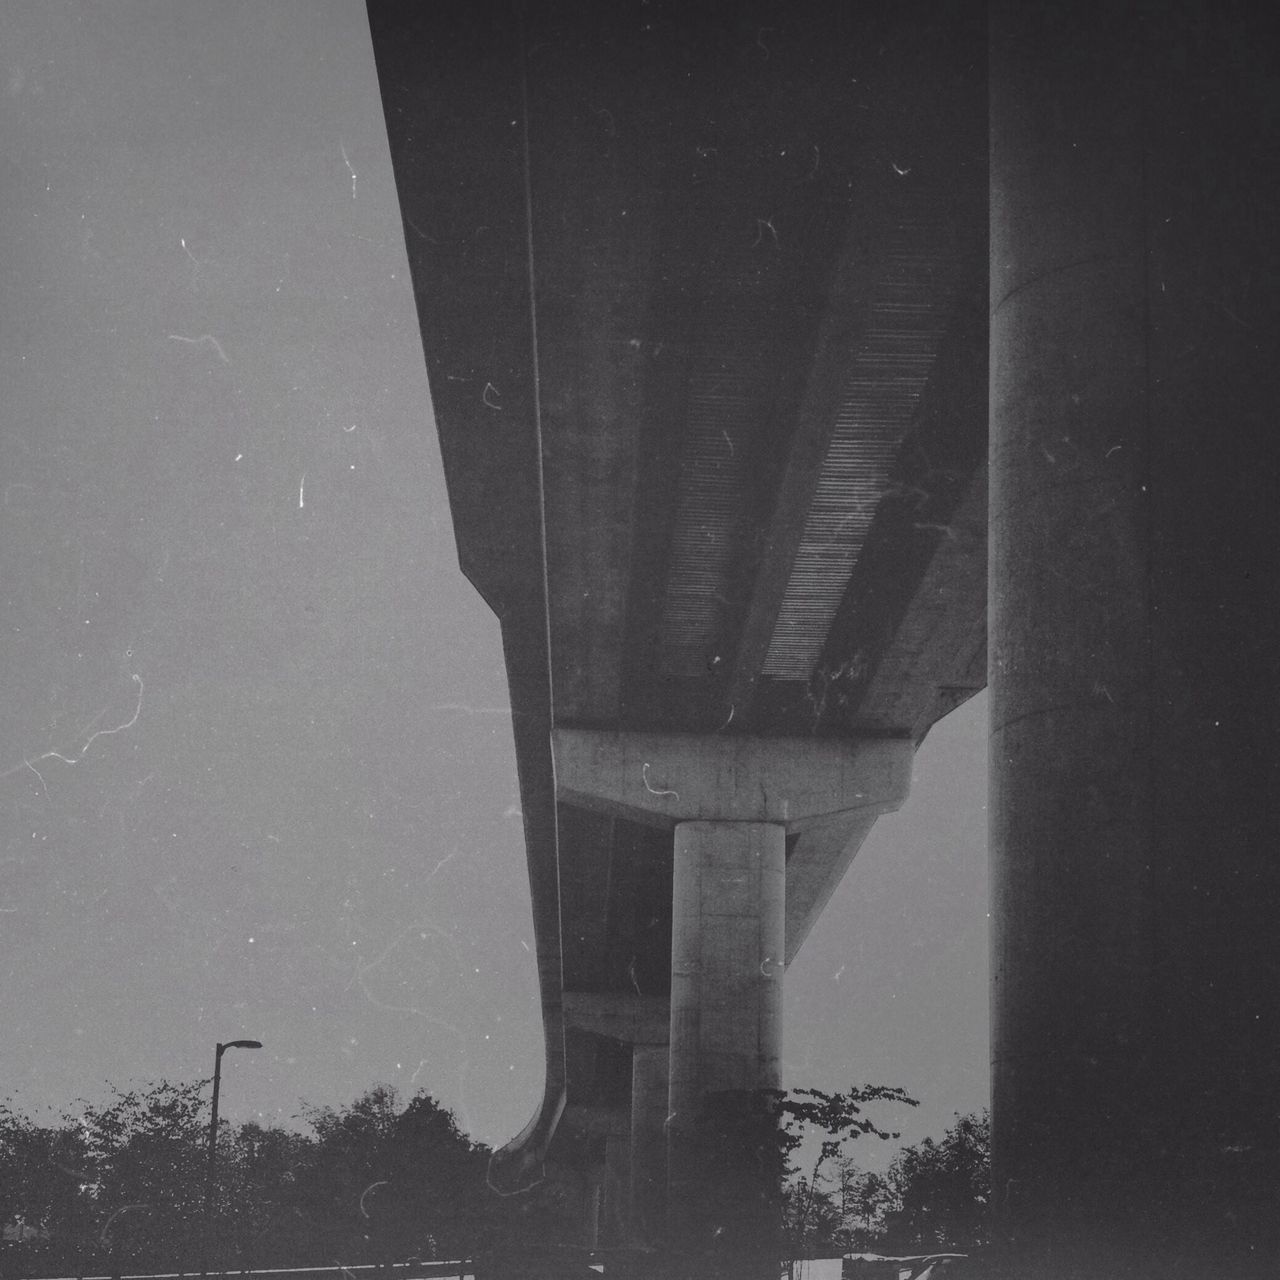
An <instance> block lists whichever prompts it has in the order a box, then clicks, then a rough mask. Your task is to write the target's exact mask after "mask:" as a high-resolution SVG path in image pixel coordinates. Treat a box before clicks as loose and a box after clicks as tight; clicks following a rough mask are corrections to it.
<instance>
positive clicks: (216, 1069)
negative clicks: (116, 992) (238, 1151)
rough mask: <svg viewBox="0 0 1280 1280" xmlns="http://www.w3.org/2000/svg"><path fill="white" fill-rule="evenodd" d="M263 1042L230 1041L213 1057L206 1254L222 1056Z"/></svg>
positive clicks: (210, 1230)
mask: <svg viewBox="0 0 1280 1280" xmlns="http://www.w3.org/2000/svg"><path fill="white" fill-rule="evenodd" d="M261 1048H262V1041H261V1040H228V1041H227V1043H226V1044H219V1045H218V1049H217V1052H216V1053H215V1054H214V1055H213V1107H212V1109H211V1112H210V1115H209V1164H208V1167H207V1169H206V1171H205V1179H204V1233H205V1252H206V1255H207V1253H208V1250H209V1247H210V1245H211V1243H212V1239H213V1172H214V1165H215V1163H216V1161H217V1158H218V1090H219V1087H220V1086H221V1084H222V1055H223V1054H224V1053H226V1051H227V1050H228V1049H261Z"/></svg>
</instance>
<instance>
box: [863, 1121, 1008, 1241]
mask: <svg viewBox="0 0 1280 1280" xmlns="http://www.w3.org/2000/svg"><path fill="white" fill-rule="evenodd" d="M888 1181H889V1185H890V1187H891V1189H892V1192H893V1196H894V1201H895V1203H894V1206H893V1208H892V1209H891V1210H890V1211H889V1213H888V1214H887V1216H886V1219H885V1238H886V1240H887V1242H888V1243H889V1244H890V1245H892V1246H893V1247H894V1248H904V1249H912V1250H917V1251H921V1252H928V1251H930V1250H934V1249H944V1248H946V1249H956V1250H959V1251H962V1252H963V1251H968V1250H972V1249H976V1248H979V1247H981V1246H982V1245H984V1244H986V1243H987V1241H988V1238H989V1222H988V1210H989V1206H990V1199H991V1134H990V1123H989V1119H988V1116H987V1113H986V1112H985V1111H983V1112H982V1113H981V1114H971V1115H965V1116H957V1117H956V1122H955V1124H953V1125H952V1126H951V1128H950V1129H948V1130H947V1132H946V1133H945V1134H943V1136H942V1137H941V1139H939V1140H938V1141H937V1142H935V1141H934V1140H933V1139H932V1138H926V1139H925V1140H924V1141H923V1142H921V1143H918V1144H917V1145H915V1146H913V1147H907V1148H905V1149H904V1150H903V1151H901V1152H900V1153H899V1154H898V1155H897V1156H896V1157H895V1158H894V1161H893V1164H892V1165H890V1167H889V1178H888Z"/></svg>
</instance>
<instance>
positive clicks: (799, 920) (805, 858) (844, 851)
mask: <svg viewBox="0 0 1280 1280" xmlns="http://www.w3.org/2000/svg"><path fill="white" fill-rule="evenodd" d="M879 812H880V811H879V810H866V809H861V810H858V811H856V812H854V813H847V814H843V815H841V816H840V817H838V818H836V819H834V820H833V821H831V822H826V823H823V824H822V825H821V826H817V827H811V828H810V829H809V830H808V831H805V832H803V833H802V834H801V835H800V837H799V839H797V841H796V843H795V848H793V849H792V851H791V856H790V857H789V858H788V859H787V906H786V914H787V949H786V962H787V964H790V963H791V962H792V960H794V959H795V957H796V953H797V952H798V951H799V950H800V946H801V944H802V943H803V942H804V940H805V939H806V938H807V937H808V936H809V930H810V929H812V928H813V926H814V924H815V923H816V921H817V919H818V917H819V916H820V915H821V914H822V910H823V908H824V907H825V906H826V905H827V902H828V901H829V900H830V898H831V895H832V894H833V893H834V892H835V891H836V886H837V885H838V884H839V883H840V881H841V880H842V879H844V873H845V872H846V871H848V870H849V867H850V865H851V864H852V863H853V860H854V858H855V857H857V855H858V850H859V849H861V848H862V842H863V841H864V840H865V839H866V838H867V835H868V833H869V832H870V830H871V828H872V827H873V826H874V825H875V821H876V818H877V817H878V816H879Z"/></svg>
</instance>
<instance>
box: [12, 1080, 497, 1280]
mask: <svg viewBox="0 0 1280 1280" xmlns="http://www.w3.org/2000/svg"><path fill="white" fill-rule="evenodd" d="M207 1090H208V1084H207V1082H196V1083H194V1084H183V1085H175V1084H170V1083H168V1082H166V1081H161V1082H159V1083H158V1084H153V1085H150V1086H146V1087H143V1088H137V1089H132V1090H129V1091H127V1092H126V1091H121V1090H118V1089H117V1090H114V1091H113V1095H112V1097H111V1099H110V1100H109V1101H108V1102H107V1103H105V1104H103V1105H95V1106H84V1107H83V1108H82V1110H81V1112H80V1114H78V1115H74V1116H72V1115H65V1116H63V1117H61V1118H60V1120H59V1121H58V1123H56V1124H54V1125H44V1126H41V1125H38V1124H36V1123H35V1122H33V1121H32V1120H30V1119H27V1118H25V1117H23V1116H21V1115H18V1114H16V1113H15V1112H13V1111H12V1110H11V1109H9V1108H7V1107H0V1226H4V1227H6V1228H7V1230H6V1231H5V1233H4V1238H3V1241H0V1267H2V1268H3V1269H4V1270H5V1271H6V1272H9V1273H16V1274H25V1275H32V1274H41V1273H55V1272H61V1273H63V1274H66V1273H68V1272H70V1273H72V1274H75V1273H80V1274H83V1273H84V1272H85V1271H88V1270H92V1271H98V1272H102V1271H120V1270H129V1271H155V1270H160V1271H165V1270H173V1269H177V1268H185V1269H187V1270H191V1269H194V1268H197V1267H200V1266H203V1265H205V1264H206V1263H207V1264H210V1265H214V1266H218V1267H246V1266H289V1265H294V1266H297V1265H307V1264H320V1263H323V1264H328V1265H333V1264H334V1263H359V1262H384V1261H390V1260H394V1259H398V1258H407V1257H409V1256H412V1255H417V1256H419V1257H427V1256H430V1255H432V1254H436V1255H437V1256H440V1255H443V1256H454V1257H457V1256H464V1255H467V1254H470V1253H472V1252H474V1251H475V1250H476V1249H478V1248H479V1247H480V1245H481V1244H482V1243H483V1242H484V1238H485V1231H486V1225H485V1217H484V1215H485V1200H486V1191H485V1177H484V1175H485V1166H486V1162H487V1159H488V1151H487V1150H486V1149H485V1148H484V1147H482V1146H480V1145H478V1144H476V1143H473V1142H472V1141H471V1140H470V1139H469V1138H468V1137H467V1136H466V1135H465V1134H464V1133H463V1132H462V1131H461V1130H460V1129H459V1128H458V1125H457V1122H456V1121H455V1120H454V1117H453V1115H452V1114H451V1113H450V1112H449V1111H448V1110H446V1109H445V1108H444V1107H442V1106H440V1104H439V1103H437V1102H436V1101H435V1100H434V1099H433V1098H431V1097H430V1096H428V1095H427V1094H425V1093H420V1094H418V1095H417V1096H416V1097H414V1098H413V1099H411V1100H410V1102H409V1103H408V1104H407V1105H406V1106H403V1107H402V1106H401V1105H400V1103H399V1100H398V1098H397V1096H396V1094H395V1091H394V1090H392V1089H389V1088H387V1087H385V1086H376V1087H374V1088H373V1089H370V1090H369V1091H368V1092H366V1093H365V1094H364V1095H363V1096H362V1097H360V1098H358V1099H356V1101H355V1102H353V1103H351V1104H350V1105H348V1106H346V1107H340V1108H333V1107H329V1108H313V1109H311V1110H310V1111H308V1112H305V1119H306V1120H307V1121H308V1123H309V1125H310V1128H311V1132H310V1133H297V1132H292V1131H289V1130H286V1129H283V1128H279V1127H268V1126H263V1125H259V1124H245V1125H241V1126H239V1127H238V1128H235V1127H233V1126H231V1125H229V1124H227V1123H226V1122H225V1121H224V1122H223V1124H222V1125H221V1126H220V1129H219V1134H218V1156H217V1164H216V1175H217V1176H216V1179H215V1184H214V1192H215V1194H214V1200H213V1209H214V1213H213V1220H212V1222H213V1231H212V1233H211V1235H210V1237H209V1238H208V1240H207V1242H206V1237H205V1234H204V1230H203V1228H204V1209H205V1199H204V1195H205V1175H206V1169H207V1163H206V1156H207V1145H206V1144H207V1136H208V1128H207V1124H208V1120H207V1115H208V1098H207Z"/></svg>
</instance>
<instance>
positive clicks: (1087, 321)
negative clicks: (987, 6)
mask: <svg viewBox="0 0 1280 1280" xmlns="http://www.w3.org/2000/svg"><path fill="white" fill-rule="evenodd" d="M991 22H992V27H991V32H992V43H991V162H992V173H991V179H992V189H991V190H992V208H991V233H992V234H991V254H992V268H991V306H992V313H991V405H992V419H991V516H990V519H991V548H992V559H991V574H990V589H991V615H990V646H989V654H990V684H991V690H992V701H991V707H992V738H991V790H992V799H991V806H990V809H991V844H992V872H993V910H992V926H993V1006H992V1007H993V1086H992V1088H993V1161H994V1171H993V1172H994V1188H993V1191H994V1204H995V1208H996V1211H997V1215H998V1234H999V1238H1000V1239H1001V1241H1002V1242H1003V1247H1004V1250H1005V1253H1006V1258H1007V1261H1008V1264H1009V1269H1010V1270H1009V1273H1010V1274H1017V1275H1026V1276H1034V1277H1036V1280H1067V1278H1068V1277H1069V1278H1070V1280H1103V1278H1104V1277H1105V1278H1106V1280H1122V1278H1123V1280H1129V1278H1137V1277H1143V1278H1145V1277H1151V1278H1152V1280H1154V1278H1155V1277H1157V1276H1159V1277H1161V1278H1163V1277H1168V1276H1187V1277H1192V1276H1203V1275H1226V1274H1231V1275H1241V1276H1243V1275H1247V1276H1262V1275H1273V1274H1276V1270H1275V1268H1276V1267H1277V1264H1278V1262H1280V1249H1278V1247H1277V1245H1278V1243H1280V1242H1278V1240H1277V1224H1278V1223H1280V1208H1278V1206H1280V1102H1278V1100H1280V999H1278V998H1277V992H1280V857H1278V856H1277V842H1276V835H1277V824H1276V817H1275V803H1276V794H1277V791H1276V778H1275V760H1276V736H1275V729H1274V718H1275V682H1276V666H1277V664H1276V653H1277V652H1278V649H1277V639H1278V637H1277V618H1278V617H1280V602H1278V601H1277V583H1278V582H1280V572H1278V566H1277V563H1276V558H1277V557H1276V548H1277V546H1278V545H1280V538H1278V537H1277V532H1276V527H1275V524H1276V514H1275V513H1276V510H1277V505H1278V504H1277V500H1276V494H1277V492H1278V491H1280V490H1278V488H1277V470H1276V465H1275V463H1276V451H1275V448H1274V445H1273V444H1271V443H1270V440H1273V439H1274V435H1275V430H1276V428H1275V417H1276V406H1277V404H1280V386H1278V385H1277V376H1276V370H1277V366H1278V365H1280V360H1278V359H1277V352H1278V351H1280V332H1278V330H1280V324H1278V311H1277V307H1276V304H1275V301H1274V292H1273V291H1272V290H1271V289H1270V288H1267V289H1263V288H1261V287H1260V284H1259V282H1260V281H1261V280H1264V279H1274V278H1276V268H1277V266H1278V265H1280V263H1278V261H1277V258H1278V257H1280V255H1278V254H1277V245H1276V227H1277V210H1276V191H1277V189H1278V187H1277V178H1278V177H1280V174H1277V171H1276V170H1277V164H1276V149H1275V146H1274V138H1273V137H1272V136H1271V132H1270V130H1271V129H1272V128H1273V127H1274V126H1273V125H1269V124H1268V123H1267V122H1268V120H1270V119H1271V115H1272V114H1273V109H1274V95H1273V92H1272V90H1271V89H1270V82H1269V76H1270V71H1269V70H1268V68H1269V66H1270V65H1271V61H1270V60H1271V59H1272V58H1274V48H1272V47H1269V36H1268V34H1267V33H1266V32H1265V31H1264V30H1263V29H1262V27H1257V28H1250V26H1249V25H1248V22H1247V20H1246V19H1245V18H1243V17H1235V18H1224V17H1222V16H1221V13H1220V7H1219V6H1216V5H1210V4H1207V3H1206V4H1197V3H1179V4H1175V5H1169V4H1163V3H1162V4H1157V5H1151V6H1149V7H1145V8H1144V6H1143V5H1141V4H1139V5H1114V4H1109V3H1108V4H1086V5H1084V6H1083V7H1082V6H1081V5H1070V6H1068V5H1061V4H1052V3H1047V2H1046V3H1030V4H1028V3H1022V2H1021V0H1019V2H1017V3H1014V2H1013V0H1008V2H1006V0H998V3H996V4H995V5H994V7H993V9H992V18H991Z"/></svg>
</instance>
